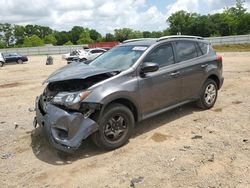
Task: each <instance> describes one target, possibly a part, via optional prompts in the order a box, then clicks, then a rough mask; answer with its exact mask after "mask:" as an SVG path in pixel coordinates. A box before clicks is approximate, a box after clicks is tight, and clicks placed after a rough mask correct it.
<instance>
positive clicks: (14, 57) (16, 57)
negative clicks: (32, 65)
mask: <svg viewBox="0 0 250 188" xmlns="http://www.w3.org/2000/svg"><path fill="white" fill-rule="evenodd" d="M4 59H5V63H13V62H16V63H18V64H23V62H26V61H28V58H27V56H23V55H20V54H18V53H7V54H4Z"/></svg>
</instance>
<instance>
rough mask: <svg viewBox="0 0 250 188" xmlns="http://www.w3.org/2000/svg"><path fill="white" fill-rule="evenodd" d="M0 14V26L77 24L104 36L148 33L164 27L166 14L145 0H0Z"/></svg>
mask: <svg viewBox="0 0 250 188" xmlns="http://www.w3.org/2000/svg"><path fill="white" fill-rule="evenodd" d="M142 9H143V10H144V11H142ZM0 12H1V17H0V23H3V22H8V23H12V24H41V25H48V26H50V27H52V28H54V29H58V30H69V29H71V28H72V27H73V26H74V25H81V26H84V27H91V28H94V29H97V30H98V31H100V32H102V33H103V34H104V33H106V32H112V31H113V30H114V29H116V28H123V27H131V28H133V29H137V30H150V31H153V30H159V29H164V28H166V27H167V25H166V23H165V19H166V15H164V14H163V13H161V12H160V11H159V10H158V9H157V7H155V6H150V7H147V6H146V1H145V0H123V1H118V0H106V1H103V0H77V1H69V0H30V1H28V0H0Z"/></svg>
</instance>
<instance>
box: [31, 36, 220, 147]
mask: <svg viewBox="0 0 250 188" xmlns="http://www.w3.org/2000/svg"><path fill="white" fill-rule="evenodd" d="M222 66H223V65H222V57H221V56H219V55H217V54H216V52H215V51H214V50H213V48H212V46H211V45H210V44H209V42H206V41H205V40H203V39H202V38H201V37H195V36H168V37H161V38H159V39H134V40H129V41H125V42H124V43H123V44H121V45H119V46H117V47H114V48H112V49H111V50H109V51H108V52H106V53H105V54H103V55H101V56H100V57H98V58H96V59H95V60H93V61H92V62H91V63H90V64H89V65H85V64H84V63H75V64H72V65H71V66H65V67H64V68H61V69H59V70H58V71H56V72H55V73H53V74H52V75H51V76H50V77H49V78H48V79H47V80H46V81H45V82H46V83H47V84H48V85H47V87H46V88H45V90H44V92H43V93H42V94H41V95H40V96H39V97H38V98H37V100H36V117H35V119H34V125H35V126H36V124H37V123H38V124H39V125H41V126H42V127H44V129H45V130H46V131H45V132H46V133H47V135H48V139H49V140H50V142H51V143H52V145H54V147H55V148H57V149H59V150H62V151H66V152H68V151H74V150H75V149H77V148H78V147H79V146H80V145H81V143H82V141H83V140H84V139H86V138H87V137H88V136H90V135H91V137H92V139H93V141H94V142H95V143H96V145H97V146H100V147H103V148H105V149H116V148H118V147H121V146H122V145H124V144H126V143H127V141H128V139H129V138H130V136H131V135H132V132H133V128H134V125H135V122H139V121H142V120H145V119H147V118H150V117H152V116H155V115H157V114H160V113H163V112H165V111H167V110H170V109H173V108H176V107H178V106H181V105H184V104H186V103H190V102H196V103H197V105H198V107H200V108H201V109H204V110H206V109H210V108H212V107H213V106H214V104H215V102H216V100H217V96H218V90H219V89H220V88H221V87H222V84H223V81H224V78H223V76H222Z"/></svg>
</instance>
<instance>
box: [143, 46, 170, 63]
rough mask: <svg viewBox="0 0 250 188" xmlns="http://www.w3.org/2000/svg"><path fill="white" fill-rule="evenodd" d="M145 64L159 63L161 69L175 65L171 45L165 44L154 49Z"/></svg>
mask: <svg viewBox="0 0 250 188" xmlns="http://www.w3.org/2000/svg"><path fill="white" fill-rule="evenodd" d="M144 62H154V63H158V64H159V67H165V66H168V65H172V64H174V54H173V48H172V45H171V44H164V45H162V46H160V47H157V48H156V49H154V50H153V51H152V52H151V53H150V54H149V55H148V56H147V57H146V59H145V60H144Z"/></svg>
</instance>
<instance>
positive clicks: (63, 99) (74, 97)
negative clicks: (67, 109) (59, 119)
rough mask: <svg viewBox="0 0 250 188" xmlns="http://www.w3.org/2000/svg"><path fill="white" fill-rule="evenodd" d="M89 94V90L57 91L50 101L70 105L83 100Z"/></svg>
mask: <svg viewBox="0 0 250 188" xmlns="http://www.w3.org/2000/svg"><path fill="white" fill-rule="evenodd" d="M89 94H90V91H83V92H61V93H58V94H57V95H56V96H55V97H54V98H53V99H52V103H54V104H58V105H65V106H70V105H73V104H76V103H79V102H81V101H83V100H84V99H85V98H87V97H88V96H89Z"/></svg>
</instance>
